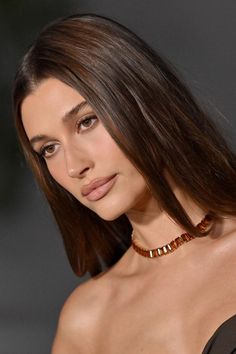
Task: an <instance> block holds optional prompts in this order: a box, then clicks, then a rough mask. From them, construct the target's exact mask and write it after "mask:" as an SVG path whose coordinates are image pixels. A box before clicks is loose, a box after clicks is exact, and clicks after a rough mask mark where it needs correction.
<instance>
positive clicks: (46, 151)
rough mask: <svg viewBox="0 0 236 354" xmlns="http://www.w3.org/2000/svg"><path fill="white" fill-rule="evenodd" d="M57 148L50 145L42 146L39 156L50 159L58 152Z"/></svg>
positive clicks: (54, 145)
mask: <svg viewBox="0 0 236 354" xmlns="http://www.w3.org/2000/svg"><path fill="white" fill-rule="evenodd" d="M56 147H57V146H56V144H49V145H45V146H42V148H41V149H40V151H39V155H40V156H42V157H44V158H49V157H51V156H52V155H53V154H54V153H55V152H56Z"/></svg>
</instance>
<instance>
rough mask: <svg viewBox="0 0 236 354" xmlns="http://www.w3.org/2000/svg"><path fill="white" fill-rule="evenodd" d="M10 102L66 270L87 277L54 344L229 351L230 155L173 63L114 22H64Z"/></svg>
mask: <svg viewBox="0 0 236 354" xmlns="http://www.w3.org/2000/svg"><path fill="white" fill-rule="evenodd" d="M14 111H15V118H16V127H17V131H18V135H19V139H20V142H21V145H22V147H23V150H24V153H25V155H26V158H27V160H28V161H29V163H30V165H31V167H32V169H33V171H34V173H35V175H36V178H37V179H38V182H39V184H40V185H41V187H42V189H43V190H44V192H45V195H46V197H47V199H48V201H49V204H50V206H51V208H52V211H53V213H54V215H55V218H56V220H57V223H58V225H59V227H60V230H61V233H62V236H63V240H64V244H65V248H66V252H67V255H68V258H69V261H70V264H71V266H72V269H73V270H74V272H75V273H76V274H78V275H80V276H81V275H83V274H85V273H86V272H89V273H90V274H91V275H92V278H91V279H90V280H89V281H87V282H85V283H84V284H83V285H81V286H79V287H78V289H76V290H75V291H74V292H73V293H72V295H71V296H70V297H69V299H68V300H67V301H66V304H65V305H64V307H63V310H62V312H61V316H60V320H59V325H58V331H57V334H56V338H55V341H54V344H53V349H52V352H53V354H65V353H70V354H73V353H83V354H86V353H89V354H90V353H91V354H92V353H99V354H100V353H103V354H106V353H109V354H115V353H122V354H126V353H128V354H132V353H139V352H140V353H141V352H142V353H152V352H156V353H157V352H158V353H160V354H168V353H171V354H172V353H181V354H185V353H186V354H187V353H188V354H189V353H191V354H195V353H196V354H197V353H202V352H204V354H205V353H211V354H213V353H224V354H227V353H228V354H229V353H233V352H234V351H236V338H235V334H234V333H235V332H236V331H235V330H236V315H235V313H236V283H235V281H234V279H235V276H236V260H235V256H234V255H235V251H236V219H235V214H236V188H235V186H236V157H235V154H234V153H233V152H232V151H231V150H230V148H229V147H228V146H227V144H226V142H225V140H224V138H223V137H222V136H221V135H220V133H219V132H218V130H217V128H216V127H215V126H214V124H213V123H212V121H211V120H210V118H209V117H208V116H207V115H206V114H205V113H204V112H203V110H201V109H200V108H199V106H198V105H197V103H196V102H195V100H194V98H193V97H192V95H191V94H190V93H189V91H188V89H187V88H186V87H185V86H184V84H183V83H182V82H181V81H180V80H179V79H178V78H177V77H176V75H175V73H174V72H173V70H172V69H171V68H170V67H169V65H167V64H166V63H165V62H164V61H163V60H162V59H161V58H160V57H159V56H158V55H157V54H156V53H155V52H154V51H153V50H152V49H151V48H150V47H149V46H148V45H147V44H146V43H144V42H143V41H142V40H141V39H140V38H138V37H137V36H136V35H135V34H133V33H132V32H130V31H129V30H128V29H126V28H125V27H123V26H122V25H119V24H118V23H116V22H114V21H112V20H110V19H107V18H105V17H102V16H96V15H87V14H86V15H75V16H71V17H69V18H64V19H59V20H57V21H55V22H54V23H52V24H50V25H49V26H47V27H46V28H45V29H44V30H43V31H42V32H41V34H40V35H39V37H38V38H37V40H36V41H35V43H34V44H33V45H32V46H31V47H30V49H29V50H28V52H27V54H26V55H25V57H24V58H23V61H22V63H21V65H20V68H19V70H18V73H17V76H16V80H15V87H14ZM131 234H132V239H131ZM131 244H132V245H131ZM131 246H133V247H131ZM157 246H158V247H157ZM180 246H181V247H180ZM213 334H214V335H213ZM206 343H207V344H206Z"/></svg>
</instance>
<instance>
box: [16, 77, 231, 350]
mask: <svg viewBox="0 0 236 354" xmlns="http://www.w3.org/2000/svg"><path fill="white" fill-rule="evenodd" d="M83 101H84V98H83V97H82V96H81V95H80V94H79V93H78V92H77V91H75V90H74V89H73V88H71V87H69V86H67V85H65V84H64V83H62V82H60V81H58V80H56V79H54V78H50V79H46V80H44V81H43V82H42V83H41V84H39V86H38V87H37V88H36V89H35V90H34V92H33V93H32V94H30V95H29V96H28V97H26V99H25V100H24V102H23V104H22V121H23V125H24V128H25V131H26V134H27V136H28V138H29V139H30V140H31V139H33V138H35V137H36V136H39V135H40V136H42V135H44V136H47V137H46V138H44V139H40V140H38V141H37V142H35V143H34V144H33V148H34V150H35V151H36V152H38V153H40V151H42V149H44V150H43V151H44V158H45V160H46V163H47V166H48V169H49V171H50V173H51V175H52V176H53V177H54V179H55V180H56V181H57V182H58V183H59V184H61V185H62V186H63V187H64V188H65V189H67V190H68V191H69V192H70V193H72V194H73V195H74V196H75V197H76V198H77V199H78V200H79V201H80V202H81V203H83V204H84V205H85V206H87V207H88V208H90V209H91V210H93V211H94V212H95V213H96V214H97V215H99V216H100V217H101V218H103V219H105V220H114V219H115V218H117V217H118V216H120V215H122V214H124V213H125V214H126V215H127V217H128V219H129V221H130V223H131V224H132V226H133V229H134V231H135V235H136V237H137V238H138V240H139V242H140V243H141V244H142V245H143V247H147V248H154V247H157V246H162V245H164V244H166V243H168V242H170V241H171V240H172V239H173V238H175V237H176V236H178V235H180V234H181V233H183V232H184V230H183V229H182V228H181V227H180V226H179V225H177V224H176V223H175V222H174V221H173V220H172V219H171V218H170V217H169V216H168V215H167V214H166V213H165V212H164V211H163V210H161V209H160V208H159V206H158V202H157V201H156V200H155V199H154V198H153V197H152V195H151V193H150V192H149V190H148V189H147V185H146V182H145V180H144V178H143V177H142V175H141V174H140V173H139V172H138V171H137V169H136V168H135V167H134V166H133V165H132V164H131V162H130V161H129V160H128V159H127V158H126V156H125V155H124V153H123V152H122V151H121V150H120V148H119V147H118V146H117V145H116V143H115V142H114V140H113V139H112V138H111V137H110V135H109V134H108V132H107V131H106V129H105V128H104V126H103V124H102V122H101V121H100V120H99V118H98V117H96V116H95V117H94V112H93V110H92V108H91V107H90V106H87V107H86V108H84V109H83V111H81V113H77V114H74V115H73V116H70V118H69V119H66V120H65V119H63V117H65V115H66V113H67V112H69V111H71V110H72V108H74V107H75V106H77V105H78V104H79V103H81V102H83ZM67 116H68V114H67ZM89 116H90V117H91V116H93V118H91V119H89V120H87V121H84V123H83V124H81V120H82V119H84V118H86V117H89ZM164 173H165V175H166V178H167V179H168V181H169V183H170V185H171V187H172V189H173V191H174V193H175V195H176V196H177V198H178V199H179V201H180V202H181V204H182V205H183V207H184V208H185V210H186V211H187V213H188V214H189V216H190V218H191V219H192V221H193V222H194V223H195V224H197V223H198V222H200V220H201V219H202V218H203V216H204V215H205V211H204V210H201V209H200V208H199V207H198V206H197V205H196V204H195V203H194V202H193V201H192V200H191V199H190V198H189V197H188V196H187V195H186V193H185V192H184V191H183V190H181V189H180V188H179V187H178V186H177V185H176V184H175V182H174V180H173V179H172V178H171V176H170V174H169V173H168V172H167V171H164ZM113 174H117V176H116V182H115V184H114V185H113V187H112V189H111V190H110V192H109V193H108V194H107V195H105V196H104V197H103V198H101V199H99V200H96V201H89V200H88V199H87V198H86V197H84V196H83V195H82V194H81V187H82V186H83V185H84V184H87V183H89V182H90V181H91V180H93V179H94V178H98V177H106V176H111V175H113ZM157 230H158V231H157ZM235 235H236V219H235V218H228V217H227V218H222V220H219V221H217V222H216V223H215V225H214V227H213V229H212V231H211V233H210V235H209V236H207V237H204V238H198V239H195V240H193V241H191V242H189V243H188V244H185V245H184V246H182V247H180V248H179V249H178V250H177V251H176V252H174V253H172V254H171V255H168V256H167V257H161V258H156V259H151V260H150V259H147V258H144V257H142V256H140V255H138V254H137V253H135V251H134V250H133V249H132V248H130V249H129V250H128V251H127V252H126V253H125V254H124V256H123V257H122V258H121V259H120V261H119V262H117V263H116V265H115V266H113V267H112V268H111V269H110V270H109V271H107V272H105V273H103V274H102V275H100V276H98V277H96V278H94V279H91V280H89V281H87V282H85V283H84V284H82V285H80V286H79V287H78V288H77V289H75V291H74V292H73V293H72V294H71V296H70V297H69V299H68V300H67V301H66V303H65V305H64V307H63V309H62V312H61V316H60V320H59V325H58V331H57V334H56V338H55V341H54V345H53V349H52V352H53V354H66V353H68V352H69V353H70V354H74V353H83V354H93V353H94V354H98V353H103V354H118V353H122V354H126V353H127V354H133V353H146V354H147V353H150V352H153V348H158V353H159V354H169V353H173V352H175V353H181V354H185V353H186V354H189V353H191V354H195V353H196V354H199V353H200V352H201V351H202V350H203V348H204V346H205V344H206V342H207V341H208V339H209V338H210V336H211V335H212V334H213V332H214V331H215V329H216V328H217V327H218V326H219V325H220V324H221V323H222V322H224V321H225V320H226V319H227V318H229V317H230V316H232V315H233V314H235V313H236V285H235V281H234V279H235V276H236V274H235V273H236V271H235V269H236V261H235V256H234V255H235V251H236V237H235ZM209 254H210V257H209ZM219 308H220V310H219Z"/></svg>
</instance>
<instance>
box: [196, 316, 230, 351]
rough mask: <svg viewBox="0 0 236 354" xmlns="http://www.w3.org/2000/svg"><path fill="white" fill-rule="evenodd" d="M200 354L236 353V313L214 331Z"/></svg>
mask: <svg viewBox="0 0 236 354" xmlns="http://www.w3.org/2000/svg"><path fill="white" fill-rule="evenodd" d="M202 354H236V314H235V315H234V316H232V317H230V318H229V319H228V320H226V321H225V322H224V323H222V325H221V326H220V327H219V328H218V329H217V330H216V331H215V333H214V334H213V336H212V337H211V338H210V339H209V341H208V342H207V344H206V346H205V348H204V350H203V352H202Z"/></svg>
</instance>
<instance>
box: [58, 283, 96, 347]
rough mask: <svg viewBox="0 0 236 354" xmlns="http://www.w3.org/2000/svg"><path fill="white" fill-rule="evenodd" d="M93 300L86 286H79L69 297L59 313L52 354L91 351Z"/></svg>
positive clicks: (93, 314) (94, 313)
mask: <svg viewBox="0 0 236 354" xmlns="http://www.w3.org/2000/svg"><path fill="white" fill-rule="evenodd" d="M91 297H92V298H91ZM93 300H94V299H93V296H91V291H90V285H87V284H83V285H80V286H79V287H78V288H77V289H76V290H75V291H74V292H73V293H72V294H71V295H70V297H69V298H68V299H67V301H66V302H65V304H64V306H63V308H62V311H61V313H60V317H59V321H58V327H57V332H56V336H55V339H54V342H53V346H52V354H68V353H70V354H79V353H83V354H86V353H91V352H92V351H93V350H92V348H91V347H90V346H91V343H94V340H92V337H93V335H94V323H95V317H96V311H94V306H93V305H92V303H94V301H93ZM91 301H92V303H91ZM91 305H92V306H91Z"/></svg>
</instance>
